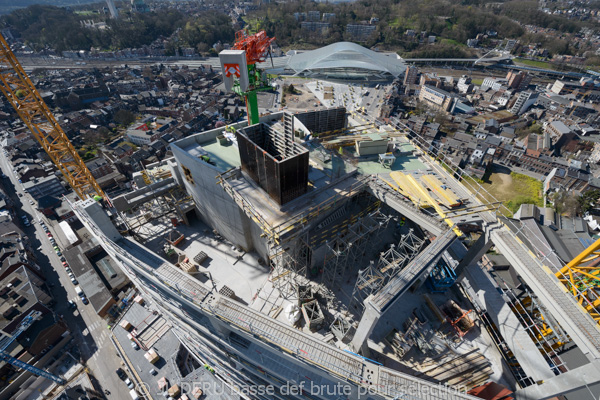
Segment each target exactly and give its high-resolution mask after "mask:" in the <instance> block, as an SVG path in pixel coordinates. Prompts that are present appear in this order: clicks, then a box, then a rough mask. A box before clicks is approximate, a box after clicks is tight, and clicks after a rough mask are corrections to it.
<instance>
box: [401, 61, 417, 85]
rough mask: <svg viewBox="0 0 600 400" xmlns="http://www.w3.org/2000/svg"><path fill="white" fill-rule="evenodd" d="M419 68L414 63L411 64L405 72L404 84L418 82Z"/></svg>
mask: <svg viewBox="0 0 600 400" xmlns="http://www.w3.org/2000/svg"><path fill="white" fill-rule="evenodd" d="M418 75H419V68H417V67H415V66H414V65H409V66H408V67H407V68H406V71H405V72H404V85H413V84H415V83H416V82H417V76H418Z"/></svg>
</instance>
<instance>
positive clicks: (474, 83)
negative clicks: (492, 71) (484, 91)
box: [471, 79, 483, 86]
mask: <svg viewBox="0 0 600 400" xmlns="http://www.w3.org/2000/svg"><path fill="white" fill-rule="evenodd" d="M471 83H472V84H473V85H476V86H481V84H482V83H483V79H471Z"/></svg>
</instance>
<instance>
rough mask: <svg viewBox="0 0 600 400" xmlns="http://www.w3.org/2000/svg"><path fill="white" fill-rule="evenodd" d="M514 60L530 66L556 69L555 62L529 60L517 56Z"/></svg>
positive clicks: (516, 62)
mask: <svg viewBox="0 0 600 400" xmlns="http://www.w3.org/2000/svg"><path fill="white" fill-rule="evenodd" d="M513 61H514V63H515V64H524V65H528V66H530V67H536V68H544V69H556V68H555V67H554V65H553V64H551V63H549V62H546V61H537V60H527V59H525V58H515V59H514V60H513Z"/></svg>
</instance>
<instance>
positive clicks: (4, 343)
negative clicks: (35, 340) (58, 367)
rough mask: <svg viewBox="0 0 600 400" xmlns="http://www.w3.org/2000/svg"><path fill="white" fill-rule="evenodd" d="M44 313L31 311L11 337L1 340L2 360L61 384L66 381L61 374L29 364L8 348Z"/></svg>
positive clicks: (0, 354)
mask: <svg viewBox="0 0 600 400" xmlns="http://www.w3.org/2000/svg"><path fill="white" fill-rule="evenodd" d="M41 315H42V313H41V312H39V311H31V312H30V313H29V314H28V315H27V316H26V317H25V318H23V319H22V320H21V322H20V323H19V326H18V327H17V329H16V330H15V331H14V332H13V334H12V336H11V337H5V338H3V339H2V340H0V360H1V361H5V362H7V363H9V364H11V365H13V366H15V367H17V368H22V369H24V370H26V371H29V372H31V373H33V374H35V375H37V376H41V377H44V378H46V379H50V380H52V381H54V382H56V383H58V384H59V385H63V384H65V383H66V381H65V380H64V379H63V378H61V377H60V376H56V375H54V374H51V373H50V372H47V371H44V370H43V369H40V368H37V367H34V366H33V365H30V364H27V363H26V362H23V361H21V360H19V359H17V358H15V357H13V356H11V355H10V354H9V353H8V352H7V351H6V349H7V348H8V347H9V346H10V345H11V344H12V343H13V342H14V341H15V340H16V339H17V337H18V336H19V335H20V334H21V333H23V332H25V331H26V330H27V329H28V328H29V327H30V326H31V325H32V324H33V323H34V322H35V321H36V320H37V319H38V318H39V317H41Z"/></svg>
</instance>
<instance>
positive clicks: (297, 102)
mask: <svg viewBox="0 0 600 400" xmlns="http://www.w3.org/2000/svg"><path fill="white" fill-rule="evenodd" d="M285 83H286V84H288V85H289V84H293V85H294V88H295V89H296V90H297V91H298V92H300V94H286V95H285V101H286V106H287V108H288V109H289V110H297V111H306V110H313V109H315V108H318V107H320V106H321V102H320V101H319V99H317V98H316V97H315V95H313V94H312V92H311V91H310V90H309V89H308V88H307V87H306V86H304V83H303V82H300V81H288V80H286V81H285ZM315 104H316V105H315Z"/></svg>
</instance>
